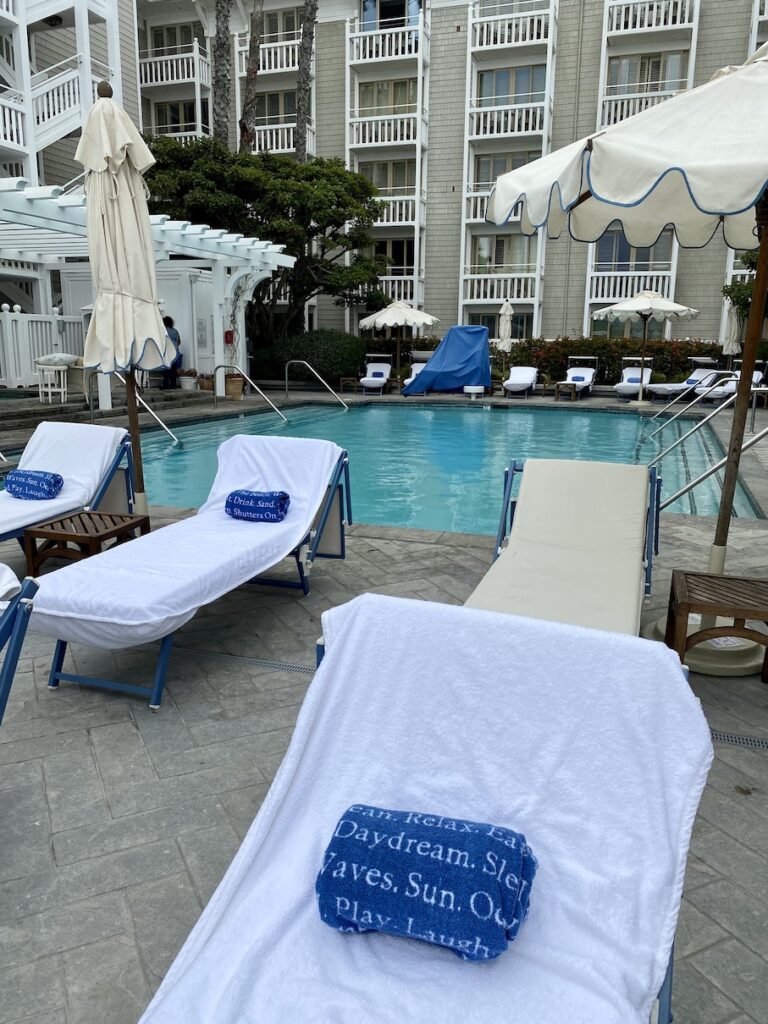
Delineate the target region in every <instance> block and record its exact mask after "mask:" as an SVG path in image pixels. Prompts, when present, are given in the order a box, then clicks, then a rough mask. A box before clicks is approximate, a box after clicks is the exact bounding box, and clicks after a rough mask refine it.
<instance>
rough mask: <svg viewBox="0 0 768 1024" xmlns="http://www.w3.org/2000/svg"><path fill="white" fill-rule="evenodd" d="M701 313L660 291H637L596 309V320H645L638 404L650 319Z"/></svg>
mask: <svg viewBox="0 0 768 1024" xmlns="http://www.w3.org/2000/svg"><path fill="white" fill-rule="evenodd" d="M698 315H699V311H698V309H692V308H691V307H690V306H681V305H680V304H679V303H677V302H673V301H672V300H671V299H665V298H664V296H663V295H662V294H661V293H660V292H651V291H642V292H637V294H636V295H633V296H632V297H631V298H629V299H622V300H621V302H616V303H614V305H613V306H604V307H603V309H596V310H595V312H594V313H593V314H592V316H593V318H594V319H595V320H608V321H612V320H618V322H619V323H622V324H624V323H627V321H630V322H631V323H635V324H636V323H639V322H640V321H641V320H642V322H643V340H642V342H641V343H640V387H639V388H638V395H637V401H638V404H639V403H640V402H642V401H643V369H644V368H645V346H646V343H647V341H648V321H649V320H655V321H657V322H658V323H663V322H664V321H665V320H673V319H675V320H693V318H694V317H697V316H698Z"/></svg>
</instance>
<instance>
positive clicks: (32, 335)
mask: <svg viewBox="0 0 768 1024" xmlns="http://www.w3.org/2000/svg"><path fill="white" fill-rule="evenodd" d="M83 342H84V338H83V321H82V320H81V318H80V317H79V316H38V315H35V314H28V313H20V312H18V311H17V310H14V311H11V310H10V307H9V306H8V305H7V304H4V305H3V306H2V308H1V309H0V384H4V385H5V386H6V387H9V388H17V387H32V386H34V385H35V384H37V371H36V369H35V360H36V359H39V358H40V356H48V355H52V354H53V353H54V352H66V353H69V354H70V355H76V356H82V354H83Z"/></svg>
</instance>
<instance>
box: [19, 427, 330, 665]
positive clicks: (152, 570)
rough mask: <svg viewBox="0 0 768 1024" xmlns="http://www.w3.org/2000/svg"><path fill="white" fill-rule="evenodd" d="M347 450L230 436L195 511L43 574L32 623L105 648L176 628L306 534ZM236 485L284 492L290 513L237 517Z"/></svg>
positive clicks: (61, 636)
mask: <svg viewBox="0 0 768 1024" xmlns="http://www.w3.org/2000/svg"><path fill="white" fill-rule="evenodd" d="M341 452H342V449H341V448H339V447H338V445H335V444H333V443H332V442H331V441H320V440H314V439H311V440H310V439H305V438H288V437H248V436H244V435H238V436H236V437H231V438H229V440H228V441H225V442H224V443H223V444H222V445H220V447H219V469H218V472H217V474H216V479H215V480H214V482H213V486H212V487H211V492H210V494H209V496H208V500H207V501H206V502H205V504H204V505H203V506H202V507H201V508H200V510H199V511H198V513H197V515H196V516H193V517H192V518H190V519H185V520H182V521H181V522H178V523H174V524H173V525H172V526H166V527H164V528H163V529H161V530H156V531H155V532H153V533H149V534H146V535H145V536H143V537H139V538H137V539H136V540H132V541H131V542H130V543H128V544H121V545H119V546H118V547H114V548H111V549H110V550H109V551H105V552H104V553H103V554H101V555H95V556H94V557H92V558H87V559H84V560H83V561H81V562H75V563H74V564H72V565H68V566H66V567H65V568H63V569H59V570H57V571H56V572H52V573H48V574H47V575H45V576H43V577H41V579H40V589H39V591H38V593H37V597H36V599H35V610H34V612H33V614H32V617H31V620H30V627H29V628H30V629H31V630H33V631H35V632H38V633H45V634H47V635H49V636H54V637H56V638H58V639H61V640H78V641H80V642H82V643H86V644H90V645H92V646H94V647H106V648H114V647H131V646H135V645H136V644H142V643H148V642H149V641H151V640H157V639H159V638H160V637H162V636H166V635H167V634H168V633H172V632H174V630H176V629H178V628H179V627H180V626H183V625H184V623H185V622H188V621H189V620H190V619H191V618H192V616H193V615H194V614H195V612H196V611H197V609H198V608H200V607H201V606H202V605H204V604H208V603H209V602H211V601H215V600H216V599H217V598H219V597H221V596H222V595H223V594H226V593H229V591H230V590H234V589H235V587H238V586H240V585H241V584H243V583H246V582H247V581H248V580H250V579H252V578H253V577H254V576H258V575H259V573H262V572H266V570H267V569H270V568H271V567H272V566H273V565H276V564H277V563H278V562H280V561H282V559H283V558H285V557H286V555H288V554H290V552H291V551H293V549H294V548H295V547H296V546H297V545H298V544H300V543H301V542H302V541H303V539H304V538H305V537H306V535H307V533H308V531H309V529H310V527H311V525H312V521H313V519H314V517H315V514H316V512H317V510H318V508H319V507H320V505H321V503H322V501H323V499H324V498H325V496H326V493H327V489H328V481H329V477H330V475H331V471H332V470H333V468H334V466H335V465H336V463H337V461H338V459H339V456H340V455H341ZM240 488H245V489H247V490H254V491H287V492H288V494H289V495H290V498H291V504H290V508H289V509H288V514H287V515H286V517H285V519H283V521H282V522H280V523H250V522H243V521H242V520H238V519H232V518H231V517H230V516H228V515H227V514H226V513H225V511H224V502H225V501H226V497H227V495H228V494H229V493H230V492H231V491H234V490H238V489H240Z"/></svg>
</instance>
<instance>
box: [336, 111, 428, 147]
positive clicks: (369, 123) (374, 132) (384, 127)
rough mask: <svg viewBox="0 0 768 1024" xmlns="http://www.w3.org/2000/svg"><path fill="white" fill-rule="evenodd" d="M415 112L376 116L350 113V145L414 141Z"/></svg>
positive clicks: (399, 143) (381, 144)
mask: <svg viewBox="0 0 768 1024" xmlns="http://www.w3.org/2000/svg"><path fill="white" fill-rule="evenodd" d="M416 122H417V116H416V114H415V113H414V114H389V115H387V114H385V115H382V116H380V117H379V116H377V117H357V116H356V115H355V114H352V115H350V127H351V133H350V145H351V146H385V145H401V144H404V143H411V144H413V143H415V142H416V136H417V130H418V126H417V123H416Z"/></svg>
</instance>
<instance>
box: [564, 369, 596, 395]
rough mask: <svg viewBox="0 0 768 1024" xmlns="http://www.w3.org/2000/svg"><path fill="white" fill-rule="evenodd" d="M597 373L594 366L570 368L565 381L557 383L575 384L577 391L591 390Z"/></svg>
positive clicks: (566, 372)
mask: <svg viewBox="0 0 768 1024" xmlns="http://www.w3.org/2000/svg"><path fill="white" fill-rule="evenodd" d="M596 373H597V370H596V369H595V367H594V366H569V367H568V369H567V370H566V371H565V380H560V381H558V382H557V383H558V384H574V385H575V386H576V390H577V391H583V390H584V388H588V389H589V390H591V389H592V385H593V384H594V382H595V374H596Z"/></svg>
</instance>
